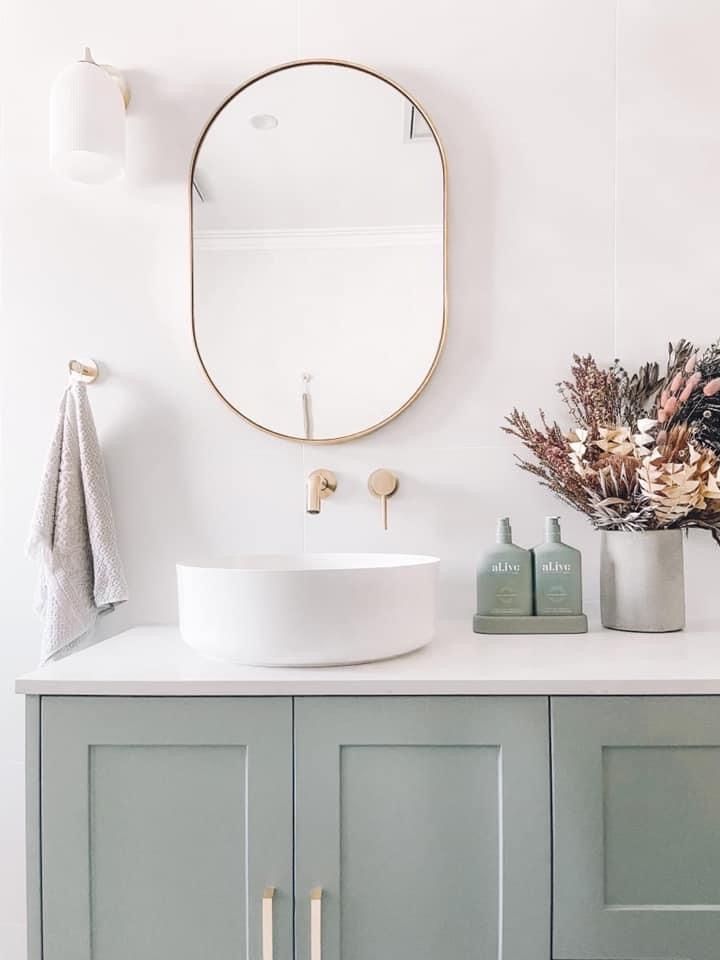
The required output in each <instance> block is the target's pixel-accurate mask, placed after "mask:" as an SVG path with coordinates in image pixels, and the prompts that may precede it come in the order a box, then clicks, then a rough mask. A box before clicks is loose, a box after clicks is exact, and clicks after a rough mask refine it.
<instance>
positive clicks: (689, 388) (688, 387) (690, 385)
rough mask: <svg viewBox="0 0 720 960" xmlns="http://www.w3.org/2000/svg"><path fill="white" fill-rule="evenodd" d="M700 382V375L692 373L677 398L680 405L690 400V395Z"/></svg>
mask: <svg viewBox="0 0 720 960" xmlns="http://www.w3.org/2000/svg"><path fill="white" fill-rule="evenodd" d="M701 380H702V375H701V374H699V373H694V374H693V375H692V376H691V377H690V378H689V379H688V382H687V383H686V384H685V389H684V390H683V392H682V393H681V394H680V396H679V397H678V399H679V401H680V403H685V402H686V401H687V400H689V399H690V394H691V393H692V392H693V390H694V389H695V387H697V385H698V384H699V383H700V381H701Z"/></svg>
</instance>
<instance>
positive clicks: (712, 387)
mask: <svg viewBox="0 0 720 960" xmlns="http://www.w3.org/2000/svg"><path fill="white" fill-rule="evenodd" d="M703 393H704V394H705V396H706V397H714V396H715V394H716V393H720V377H715V378H714V379H713V380H710V381H708V383H706V384H705V386H704V387H703Z"/></svg>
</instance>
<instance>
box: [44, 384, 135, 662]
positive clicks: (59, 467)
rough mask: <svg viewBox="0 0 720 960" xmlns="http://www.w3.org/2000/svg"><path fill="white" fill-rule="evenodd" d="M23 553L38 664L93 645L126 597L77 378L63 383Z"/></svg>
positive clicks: (99, 464)
mask: <svg viewBox="0 0 720 960" xmlns="http://www.w3.org/2000/svg"><path fill="white" fill-rule="evenodd" d="M28 553H29V554H30V555H31V556H34V557H36V558H37V559H38V562H39V568H40V570H39V583H38V596H37V601H36V610H37V612H38V613H39V614H40V616H41V617H42V619H43V632H42V662H45V661H46V660H51V659H53V658H54V657H56V656H58V655H64V654H67V653H70V652H72V651H73V650H75V649H79V648H80V647H83V646H87V645H88V644H89V643H90V642H92V638H93V630H94V626H95V621H96V619H97V616H98V614H99V613H105V612H108V611H109V610H112V609H113V608H114V607H115V605H116V604H118V603H121V602H122V601H124V600H127V584H126V581H125V574H124V572H123V566H122V562H121V560H120V554H119V551H118V544H117V538H116V534H115V524H114V521H113V515H112V507H111V505H110V492H109V490H108V485H107V478H106V476H105V466H104V464H103V458H102V453H101V451H100V445H99V443H98V438H97V432H96V430H95V423H94V421H93V416H92V411H91V410H90V404H89V402H88V398H87V390H86V388H85V385H84V384H82V383H74V384H72V385H71V386H69V387H68V389H67V390H66V391H65V394H64V396H63V400H62V403H61V404H60V411H59V416H58V421H57V427H56V429H55V436H54V438H53V442H52V446H51V447H50V453H49V456H48V459H47V463H46V466H45V473H44V475H43V478H42V485H41V488H40V496H39V499H38V503H37V507H36V509H35V516H34V518H33V522H32V527H31V531H30V540H29V543H28Z"/></svg>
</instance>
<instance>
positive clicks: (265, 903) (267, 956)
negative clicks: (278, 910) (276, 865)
mask: <svg viewBox="0 0 720 960" xmlns="http://www.w3.org/2000/svg"><path fill="white" fill-rule="evenodd" d="M274 896H275V887H265V889H264V890H263V898H262V960H273V897H274Z"/></svg>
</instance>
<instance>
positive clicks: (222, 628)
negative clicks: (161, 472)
mask: <svg viewBox="0 0 720 960" xmlns="http://www.w3.org/2000/svg"><path fill="white" fill-rule="evenodd" d="M439 563H440V561H439V560H438V559H437V557H421V556H412V555H405V554H391V553H387V554H386V553H357V554H355V553H347V554H342V553H316V554H300V555H295V556H292V555H288V556H260V555H254V556H245V557H239V558H238V559H237V560H236V561H233V562H232V563H231V564H228V565H226V566H193V565H189V564H183V563H179V564H178V565H177V575H178V604H179V614H180V631H181V633H182V637H183V640H184V641H185V643H187V644H188V646H190V647H193V648H194V649H195V650H197V651H198V652H199V653H201V654H204V655H205V656H207V657H212V658H213V659H219V660H231V661H233V662H235V663H247V664H257V665H260V666H286V667H287V666H298V667H300V666H330V665H337V664H345V663H364V662H367V661H369V660H384V659H386V658H388V657H396V656H398V655H400V654H402V653H408V652H409V651H410V650H417V649H418V648H419V647H423V646H425V644H427V643H429V642H430V641H431V640H432V638H433V635H434V633H435V620H436V614H435V601H436V593H437V572H438V565H439Z"/></svg>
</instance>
